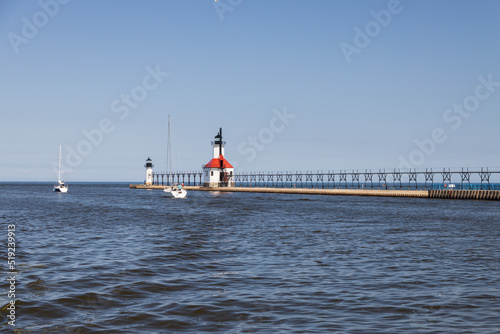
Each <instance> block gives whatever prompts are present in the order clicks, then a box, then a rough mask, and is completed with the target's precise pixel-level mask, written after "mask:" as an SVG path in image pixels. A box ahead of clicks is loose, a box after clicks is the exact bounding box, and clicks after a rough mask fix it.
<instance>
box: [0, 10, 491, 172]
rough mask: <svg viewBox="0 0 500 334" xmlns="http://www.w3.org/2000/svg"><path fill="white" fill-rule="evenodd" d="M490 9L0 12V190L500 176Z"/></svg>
mask: <svg viewBox="0 0 500 334" xmlns="http://www.w3.org/2000/svg"><path fill="white" fill-rule="evenodd" d="M499 13H500V2H499V1H496V0H483V1H457V0H442V1H424V0H413V1H411V0H401V1H396V0H390V1H387V0H383V1H375V0H370V1H353V0H345V1H333V0H332V1H328V0H311V1H292V0H272V1H264V0H220V1H219V2H218V3H215V2H214V1H213V0H182V1H169V0H165V1H160V0H150V1H131V0H129V1H124V0H119V1H118V0H109V1H97V0H88V1H82V0H71V1H67V0H64V1H63V0H59V1H57V0H40V1H17V0H3V1H0V36H1V40H0V41H1V42H0V74H1V76H0V78H1V79H0V113H1V114H0V115H1V118H0V120H1V132H0V138H1V141H0V145H1V146H0V147H1V150H0V181H14V180H19V181H51V180H56V179H57V173H56V170H55V169H54V164H57V159H58V152H59V144H62V145H63V161H64V165H65V167H64V168H65V170H66V173H65V177H64V178H65V179H66V181H68V182H70V181H130V182H142V181H143V180H144V174H145V173H144V163H145V160H146V159H147V158H148V157H151V158H152V159H153V162H154V163H155V166H156V168H155V169H156V170H164V169H165V165H166V153H165V152H166V146H167V145H166V138H167V118H168V115H169V114H170V115H171V118H172V138H173V139H172V143H173V147H174V159H173V167H174V169H176V170H200V169H201V165H202V164H204V163H207V162H208V161H209V160H210V158H211V155H212V150H211V146H210V142H211V141H212V140H213V137H214V136H215V135H216V134H217V131H218V129H219V127H222V128H223V134H224V137H225V140H226V141H227V145H226V158H227V159H228V160H229V162H231V163H234V164H236V165H238V170H240V171H287V170H291V171H296V170H301V171H306V170H339V169H353V168H354V169H366V168H368V169H370V168H371V169H378V168H400V167H401V168H409V167H413V168H426V167H462V166H465V167H481V166H485V167H500V154H499V153H500V147H499V143H500V131H499V126H500V108H499V107H500V67H499V64H500V43H499V35H500V20H499V19H498V15H499Z"/></svg>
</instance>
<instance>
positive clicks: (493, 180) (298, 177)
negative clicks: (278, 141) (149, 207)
mask: <svg viewBox="0 0 500 334" xmlns="http://www.w3.org/2000/svg"><path fill="white" fill-rule="evenodd" d="M202 178H203V172H201V171H194V172H174V173H172V176H171V179H170V180H171V181H173V182H177V183H183V184H185V185H191V186H199V185H202V184H203V179H202ZM168 180H169V175H168V174H167V173H153V181H154V183H155V184H157V185H168V184H169V183H168ZM234 182H235V186H236V187H266V188H317V189H395V190H397V189H401V190H440V189H456V190H500V169H494V170H493V169H489V168H486V167H482V168H442V169H430V168H428V169H425V170H417V169H411V170H401V169H392V170H387V169H379V170H371V169H370V170H368V169H365V170H350V171H347V170H338V171H306V172H300V171H296V172H291V171H287V172H241V173H235V174H234Z"/></svg>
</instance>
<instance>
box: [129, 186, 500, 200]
mask: <svg viewBox="0 0 500 334" xmlns="http://www.w3.org/2000/svg"><path fill="white" fill-rule="evenodd" d="M163 188H165V186H162V185H144V184H131V185H130V189H163ZM184 189H186V190H189V191H220V192H251V193H277V194H303V195H338V196H378V197H420V198H436V199H473V200H494V201H498V200H500V190H384V189H311V188H264V187H230V188H225V187H220V188H207V187H198V186H196V187H195V186H185V187H184Z"/></svg>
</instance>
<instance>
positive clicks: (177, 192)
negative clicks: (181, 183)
mask: <svg viewBox="0 0 500 334" xmlns="http://www.w3.org/2000/svg"><path fill="white" fill-rule="evenodd" d="M163 191H164V192H165V193H167V194H168V195H170V196H172V197H173V198H184V197H186V195H187V191H186V190H184V189H179V188H165V189H163Z"/></svg>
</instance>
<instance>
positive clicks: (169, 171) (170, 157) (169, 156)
mask: <svg viewBox="0 0 500 334" xmlns="http://www.w3.org/2000/svg"><path fill="white" fill-rule="evenodd" d="M167 155H168V163H169V167H168V185H171V182H170V179H171V178H172V143H171V138H170V115H168V154H167Z"/></svg>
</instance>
